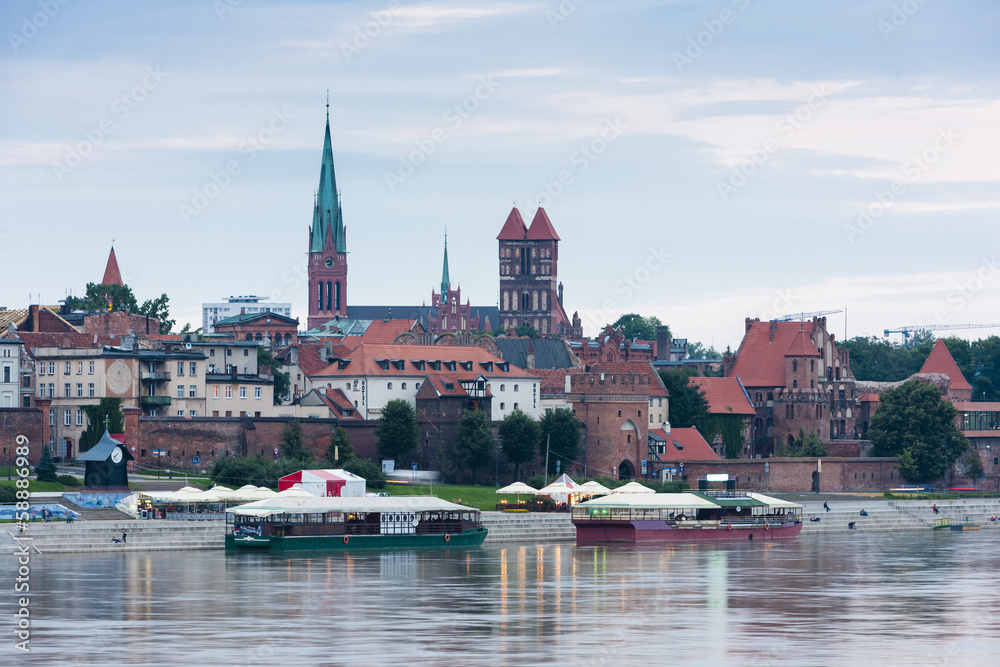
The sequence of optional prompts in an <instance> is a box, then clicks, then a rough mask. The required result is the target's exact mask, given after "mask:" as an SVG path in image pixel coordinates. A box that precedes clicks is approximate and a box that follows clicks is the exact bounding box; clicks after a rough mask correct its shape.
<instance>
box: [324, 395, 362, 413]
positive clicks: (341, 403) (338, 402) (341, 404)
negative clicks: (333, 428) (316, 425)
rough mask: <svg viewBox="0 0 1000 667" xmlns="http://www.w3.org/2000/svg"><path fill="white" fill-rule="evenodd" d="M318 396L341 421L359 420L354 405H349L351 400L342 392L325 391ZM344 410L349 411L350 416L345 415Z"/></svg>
mask: <svg viewBox="0 0 1000 667" xmlns="http://www.w3.org/2000/svg"><path fill="white" fill-rule="evenodd" d="M319 396H320V398H322V399H323V402H324V403H326V404H327V405H328V406H329V407H330V408H331V409H332V410H333V411H334V412H335V413H336V414H337V416H338V417H340V418H341V419H361V415H360V414H358V409H357V408H356V407H354V403H351V399H349V398H348V397H347V394H345V393H344V392H343V390H341V389H327V390H326V393H325V394H319ZM345 410H349V411H350V412H351V414H349V415H345V414H344V411H345Z"/></svg>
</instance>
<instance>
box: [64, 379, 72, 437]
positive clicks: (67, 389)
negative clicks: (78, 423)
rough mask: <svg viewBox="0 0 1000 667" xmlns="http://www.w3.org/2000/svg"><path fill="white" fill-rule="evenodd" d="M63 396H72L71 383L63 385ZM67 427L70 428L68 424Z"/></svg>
mask: <svg viewBox="0 0 1000 667" xmlns="http://www.w3.org/2000/svg"><path fill="white" fill-rule="evenodd" d="M63 394H64V395H65V396H66V398H69V397H70V396H71V393H70V388H69V382H67V383H66V384H64V385H63ZM67 426H69V424H67Z"/></svg>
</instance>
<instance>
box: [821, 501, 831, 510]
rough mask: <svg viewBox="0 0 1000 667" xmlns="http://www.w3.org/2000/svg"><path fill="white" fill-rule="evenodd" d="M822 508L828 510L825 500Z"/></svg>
mask: <svg viewBox="0 0 1000 667" xmlns="http://www.w3.org/2000/svg"><path fill="white" fill-rule="evenodd" d="M823 509H825V510H826V511H827V512H829V511H830V506H829V505H827V504H826V501H823Z"/></svg>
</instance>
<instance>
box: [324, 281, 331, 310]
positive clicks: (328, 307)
mask: <svg viewBox="0 0 1000 667" xmlns="http://www.w3.org/2000/svg"><path fill="white" fill-rule="evenodd" d="M332 301H333V295H332V294H331V293H330V281H329V280H328V281H326V309H327V310H330V306H331V305H332Z"/></svg>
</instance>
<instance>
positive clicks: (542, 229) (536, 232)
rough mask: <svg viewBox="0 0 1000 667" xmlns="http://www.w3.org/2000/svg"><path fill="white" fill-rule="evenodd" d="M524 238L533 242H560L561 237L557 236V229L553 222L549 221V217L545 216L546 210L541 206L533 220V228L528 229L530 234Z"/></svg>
mask: <svg viewBox="0 0 1000 667" xmlns="http://www.w3.org/2000/svg"><path fill="white" fill-rule="evenodd" d="M524 238H526V239H530V240H532V241H559V240H560V238H559V235H558V234H556V229H555V227H553V226H552V222H551V221H550V220H549V216H548V215H546V214H545V209H544V208H542V207H541V206H539V207H538V211H536V212H535V217H534V218H533V219H532V220H531V227H529V228H528V233H527V235H526V236H525V237H524Z"/></svg>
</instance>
